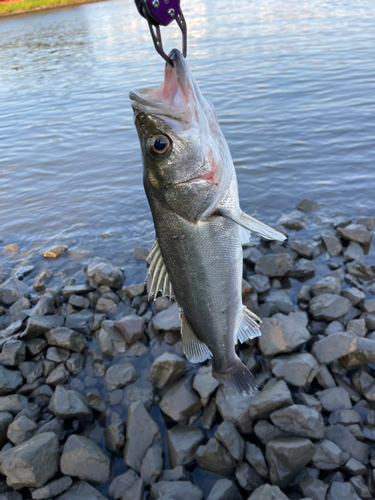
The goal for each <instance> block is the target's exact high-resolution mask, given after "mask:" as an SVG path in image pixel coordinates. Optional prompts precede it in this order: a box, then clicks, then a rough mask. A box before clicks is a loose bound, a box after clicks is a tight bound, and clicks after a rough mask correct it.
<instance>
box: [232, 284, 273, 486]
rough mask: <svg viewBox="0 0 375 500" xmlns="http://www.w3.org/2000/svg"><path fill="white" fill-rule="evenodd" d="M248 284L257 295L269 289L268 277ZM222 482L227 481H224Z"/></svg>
mask: <svg viewBox="0 0 375 500" xmlns="http://www.w3.org/2000/svg"><path fill="white" fill-rule="evenodd" d="M249 283H250V285H251V286H252V288H253V289H254V290H255V291H256V292H257V293H264V292H267V291H268V290H269V289H270V288H271V283H270V279H269V277H268V276H262V275H261V274H253V275H252V276H250V277H249ZM224 481H227V480H226V479H225V480H224Z"/></svg>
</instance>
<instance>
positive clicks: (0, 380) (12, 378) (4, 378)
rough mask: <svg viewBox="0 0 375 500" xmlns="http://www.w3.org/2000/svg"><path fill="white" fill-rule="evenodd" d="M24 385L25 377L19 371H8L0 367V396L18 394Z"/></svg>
mask: <svg viewBox="0 0 375 500" xmlns="http://www.w3.org/2000/svg"><path fill="white" fill-rule="evenodd" d="M22 384H23V377H22V375H21V373H20V372H19V371H18V370H8V369H7V368H5V367H4V366H2V365H0V396H4V395H5V394H9V393H12V392H16V390H17V389H18V387H20V386H21V385H22Z"/></svg>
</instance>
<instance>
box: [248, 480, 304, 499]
mask: <svg viewBox="0 0 375 500" xmlns="http://www.w3.org/2000/svg"><path fill="white" fill-rule="evenodd" d="M247 500H289V499H288V497H287V496H286V495H284V493H283V492H282V491H281V490H280V488H279V487H278V486H271V485H270V484H263V485H262V486H259V488H257V489H256V490H255V491H253V493H252V494H251V495H250V496H249V498H248V499H247ZM305 500H308V499H305Z"/></svg>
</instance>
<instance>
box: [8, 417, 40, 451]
mask: <svg viewBox="0 0 375 500" xmlns="http://www.w3.org/2000/svg"><path fill="white" fill-rule="evenodd" d="M37 430H38V426H37V424H36V423H35V422H33V421H32V420H30V419H29V418H27V417H25V416H20V417H18V418H17V419H16V420H14V421H13V422H12V423H11V424H10V425H9V427H8V433H7V436H8V439H9V441H11V442H12V443H13V444H14V445H16V446H17V445H19V444H21V443H23V442H24V441H27V440H28V439H30V438H32V437H33V436H34V434H35V433H36V431H37Z"/></svg>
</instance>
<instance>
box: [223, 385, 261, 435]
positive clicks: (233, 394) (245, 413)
mask: <svg viewBox="0 0 375 500" xmlns="http://www.w3.org/2000/svg"><path fill="white" fill-rule="evenodd" d="M216 405H217V409H218V411H219V413H220V415H221V416H222V418H223V420H226V421H228V422H233V423H234V425H235V426H236V427H237V429H238V430H239V431H240V432H241V433H243V434H250V432H251V431H252V429H253V423H252V419H251V418H250V416H249V408H250V405H251V399H249V398H244V397H243V396H242V395H241V394H239V393H238V392H237V391H233V390H232V389H231V388H230V387H224V386H220V387H219V389H218V390H217V393H216Z"/></svg>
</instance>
